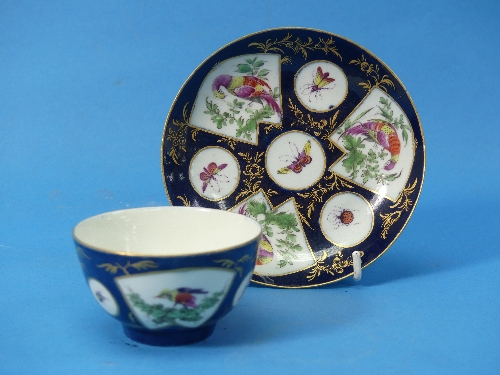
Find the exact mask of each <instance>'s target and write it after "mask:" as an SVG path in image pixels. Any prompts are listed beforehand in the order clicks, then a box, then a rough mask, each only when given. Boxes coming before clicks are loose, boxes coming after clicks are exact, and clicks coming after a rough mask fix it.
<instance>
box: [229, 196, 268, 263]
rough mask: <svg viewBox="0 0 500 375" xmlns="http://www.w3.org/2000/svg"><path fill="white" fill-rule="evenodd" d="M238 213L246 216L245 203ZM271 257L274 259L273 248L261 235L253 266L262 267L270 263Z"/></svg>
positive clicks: (264, 236)
mask: <svg viewBox="0 0 500 375" xmlns="http://www.w3.org/2000/svg"><path fill="white" fill-rule="evenodd" d="M238 213H239V214H240V215H245V216H248V215H247V204H246V203H245V204H244V205H243V206H241V207H240V208H239V210H238ZM273 257H274V250H273V246H272V245H271V242H270V241H269V239H268V238H267V237H266V235H265V234H263V235H262V239H261V240H260V243H259V252H258V253H257V261H256V262H255V264H256V265H258V266H262V265H264V264H267V263H269V262H270V261H272V260H273Z"/></svg>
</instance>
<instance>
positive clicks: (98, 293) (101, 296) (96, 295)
mask: <svg viewBox="0 0 500 375" xmlns="http://www.w3.org/2000/svg"><path fill="white" fill-rule="evenodd" d="M95 297H96V298H97V299H98V300H99V302H101V303H102V302H104V301H105V300H107V298H106V297H104V296H103V295H102V293H101V292H100V291H97V292H95Z"/></svg>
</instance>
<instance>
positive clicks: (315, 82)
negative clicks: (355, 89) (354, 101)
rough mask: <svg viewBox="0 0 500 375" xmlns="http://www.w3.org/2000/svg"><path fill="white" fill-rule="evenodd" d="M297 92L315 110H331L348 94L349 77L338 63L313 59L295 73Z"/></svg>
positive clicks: (304, 103) (309, 108) (305, 103)
mask: <svg viewBox="0 0 500 375" xmlns="http://www.w3.org/2000/svg"><path fill="white" fill-rule="evenodd" d="M295 93H296V94H297V97H298V99H299V100H300V103H301V104H302V105H303V106H304V107H306V108H307V109H308V110H310V111H313V112H326V111H331V110H333V109H335V108H336V107H338V106H339V104H340V103H342V102H343V101H344V99H345V97H346V96H347V77H346V76H345V74H344V72H343V71H342V69H340V68H339V66H338V65H336V64H333V63H331V62H329V61H325V60H321V61H313V62H310V63H308V64H306V65H304V66H303V67H302V68H300V70H299V71H298V72H297V74H296V75H295Z"/></svg>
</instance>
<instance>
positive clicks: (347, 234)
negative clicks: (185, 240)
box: [161, 28, 425, 288]
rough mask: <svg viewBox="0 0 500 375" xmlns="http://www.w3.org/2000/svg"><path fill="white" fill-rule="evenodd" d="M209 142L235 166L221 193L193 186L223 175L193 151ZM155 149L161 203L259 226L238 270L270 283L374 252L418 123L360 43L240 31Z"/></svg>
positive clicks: (406, 207)
mask: <svg viewBox="0 0 500 375" xmlns="http://www.w3.org/2000/svg"><path fill="white" fill-rule="evenodd" d="M327 73H328V74H327ZM213 148H218V149H219V150H222V152H221V155H226V156H227V155H229V154H230V155H233V156H234V158H236V164H238V165H239V169H238V172H234V173H238V175H237V177H234V179H233V180H232V181H231V183H227V186H228V190H227V191H225V190H223V189H222V187H220V192H219V191H218V190H219V187H217V186H216V184H215V182H214V181H213V180H210V182H211V183H212V186H209V184H208V183H207V187H206V188H205V191H203V180H201V179H200V174H201V173H202V172H205V173H207V174H208V175H209V176H210V175H212V176H215V177H218V176H219V174H220V175H221V176H220V177H222V175H223V174H225V175H227V176H228V178H230V177H231V178H232V177H233V172H232V173H231V174H229V173H228V171H229V169H228V168H229V164H230V163H229V162H228V161H226V159H223V160H219V159H218V160H215V159H214V160H211V159H212V158H213V157H215V155H213V157H212V155H208V154H207V155H208V156H207V155H205V154H204V150H205V149H213ZM307 150H309V151H307ZM161 152H162V172H163V177H164V183H165V189H166V192H167V196H168V198H169V201H170V202H171V204H172V205H190V206H202V207H209V208H218V209H223V210H229V211H233V212H240V213H244V214H246V215H248V216H250V217H252V218H254V219H255V220H257V221H258V222H259V223H260V224H261V225H262V227H263V230H264V234H265V240H264V241H263V243H262V249H261V253H259V254H260V257H259V260H258V261H259V262H260V263H259V265H258V266H257V267H256V269H255V272H254V274H253V276H252V280H253V281H254V282H257V283H261V284H265V285H270V286H275V287H289V288H299V287H311V286H316V285H322V284H326V283H331V282H335V281H338V280H341V279H343V278H345V277H348V276H350V275H352V274H353V266H352V252H353V251H359V252H360V253H361V261H362V266H363V267H365V266H367V265H369V264H371V263H373V262H374V261H376V260H377V259H378V258H379V257H380V256H381V255H382V254H383V253H384V252H385V251H386V250H387V249H388V248H389V247H390V246H391V245H392V243H393V242H394V241H395V240H396V238H397V237H398V236H399V235H400V234H401V232H402V231H403V229H404V228H405V226H406V224H407V223H408V220H409V219H410V216H411V214H412V213H413V210H414V209H415V205H416V203H417V201H418V198H419V196H420V191H421V188H422V183H423V179H424V172H425V143H424V137H423V132H422V127H421V124H420V120H419V117H418V114H417V111H416V109H415V106H414V104H413V102H412V100H411V98H410V97H409V95H408V92H407V91H406V89H405V87H404V86H403V84H402V83H401V81H400V80H399V79H398V77H397V76H396V75H395V74H394V73H393V72H392V71H391V70H390V69H389V68H388V67H387V66H386V65H385V64H384V63H383V62H382V61H381V60H380V59H378V58H377V57H376V56H374V55H373V54H372V53H370V52H369V51H368V50H366V49H364V48H363V47H360V46H359V45H357V44H355V43H353V42H351V41H349V40H347V39H345V38H343V37H341V36H338V35H335V34H331V33H327V32H323V31H318V30H312V29H302V28H283V29H274V30H266V31H263V32H259V33H255V34H252V35H248V36H245V37H243V38H241V39H238V40H236V41H234V42H232V43H230V44H229V45H227V46H225V47H223V48H221V49H220V50H218V51H217V52H215V53H214V54H213V55H211V56H210V57H208V58H207V59H206V60H205V61H204V62H203V63H202V64H201V65H200V66H199V67H198V68H196V69H195V71H194V72H193V74H192V75H191V76H190V77H189V78H188V80H187V81H186V83H185V84H184V86H183V87H182V88H181V90H180V91H179V94H178V96H177V97H176V99H175V102H174V103H173V105H172V108H171V110H170V113H169V114H168V117H167V120H166V122H165V130H164V135H163V142H162V151H161ZM308 152H309V155H307V153H308ZM306 156H308V157H306ZM198 159H200V162H199V164H197V166H196V167H195V166H194V164H195V163H198ZM320 161H321V163H318V162H320ZM211 162H213V163H215V167H214V166H213V165H212V167H213V168H208V166H209V163H211ZM223 164H228V166H226V167H225V168H221V167H220V166H221V165H223ZM203 168H206V169H207V170H208V172H207V171H205V170H204V169H203ZM217 169H219V171H217ZM294 169H296V172H294V171H293V170H294ZM235 170H236V169H235ZM285 170H287V171H285ZM320 171H321V172H320ZM278 172H281V173H278ZM188 176H189V177H188ZM221 181H222V180H221ZM224 181H225V180H224ZM217 182H219V183H220V181H217ZM229 186H231V188H229ZM209 189H210V191H209ZM214 190H215V194H214ZM346 197H351V198H352V197H356V199H354V198H353V199H351V200H349V201H347V202H340V201H339V199H341V198H342V199H344V198H346ZM347 203H349V205H347ZM358 203H359V205H358ZM367 206H368V207H371V209H367V208H366V207H367ZM370 210H372V213H369V212H371V211H370ZM362 212H367V213H366V214H365V216H363V215H361V214H362ZM368 224H370V225H368ZM368 227H369V228H368Z"/></svg>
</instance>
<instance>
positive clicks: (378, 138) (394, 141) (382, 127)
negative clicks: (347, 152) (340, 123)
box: [339, 121, 401, 171]
mask: <svg viewBox="0 0 500 375" xmlns="http://www.w3.org/2000/svg"><path fill="white" fill-rule="evenodd" d="M356 134H363V135H366V136H367V137H368V138H370V139H372V140H373V141H375V142H376V143H377V144H379V145H380V146H382V147H383V148H385V149H386V150H387V151H389V153H390V154H391V158H390V159H389V161H388V162H387V163H386V164H385V166H384V169H385V170H387V171H390V170H391V169H393V168H394V166H395V165H396V163H397V162H398V160H399V153H400V151H401V142H400V141H399V137H398V133H397V131H396V128H395V127H394V126H393V125H392V124H389V123H386V122H379V121H369V122H365V123H364V124H359V125H356V126H353V127H351V128H349V129H347V130H346V131H345V132H344V133H343V134H341V135H340V137H342V136H344V135H356ZM340 137H339V138H340Z"/></svg>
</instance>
